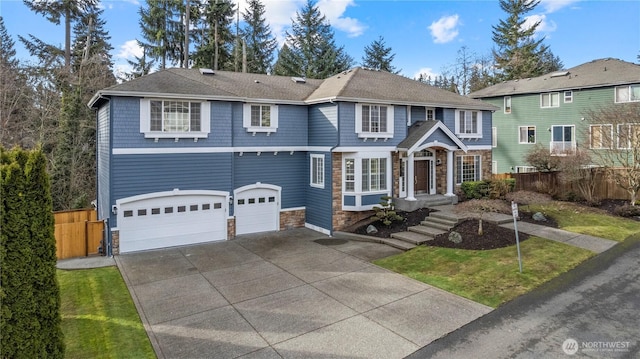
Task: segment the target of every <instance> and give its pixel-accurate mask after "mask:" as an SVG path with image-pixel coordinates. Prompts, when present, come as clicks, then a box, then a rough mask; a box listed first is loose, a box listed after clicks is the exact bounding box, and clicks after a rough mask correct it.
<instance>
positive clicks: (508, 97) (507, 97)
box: [504, 96, 513, 115]
mask: <svg viewBox="0 0 640 359" xmlns="http://www.w3.org/2000/svg"><path fill="white" fill-rule="evenodd" d="M507 100H509V111H507ZM512 109H513V103H512V102H511V96H505V97H504V113H505V114H507V115H508V114H510V113H511V111H512Z"/></svg>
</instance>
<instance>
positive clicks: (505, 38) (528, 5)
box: [492, 0, 549, 80]
mask: <svg viewBox="0 0 640 359" xmlns="http://www.w3.org/2000/svg"><path fill="white" fill-rule="evenodd" d="M539 3H540V0H500V8H501V9H502V10H503V11H504V12H506V13H507V14H508V15H509V16H508V17H507V19H506V20H500V22H499V24H498V25H497V26H493V37H492V38H493V41H494V43H495V44H496V46H497V50H496V49H494V51H493V57H494V60H495V63H496V66H497V68H498V69H499V70H500V72H501V80H513V79H519V78H527V77H535V76H540V75H542V74H544V71H545V69H546V68H545V66H544V61H545V60H548V58H546V57H545V53H546V52H547V51H548V49H549V48H548V46H545V45H543V43H542V42H543V40H544V38H541V39H539V40H535V39H534V35H535V32H536V29H537V28H538V26H539V25H540V21H538V22H536V23H535V24H533V25H532V26H530V27H524V26H523V25H524V24H525V22H526V20H527V19H526V17H525V15H526V14H527V13H529V12H531V11H533V10H534V9H535V7H536V6H537V5H538V4H539ZM547 68H548V67H547Z"/></svg>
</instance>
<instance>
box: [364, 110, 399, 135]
mask: <svg viewBox="0 0 640 359" xmlns="http://www.w3.org/2000/svg"><path fill="white" fill-rule="evenodd" d="M356 133H357V134H358V137H360V138H391V137H393V106H387V105H373V104H357V105H356Z"/></svg>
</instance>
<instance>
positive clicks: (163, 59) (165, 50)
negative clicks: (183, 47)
mask: <svg viewBox="0 0 640 359" xmlns="http://www.w3.org/2000/svg"><path fill="white" fill-rule="evenodd" d="M181 3H182V1H181V0H147V7H146V8H143V7H140V10H139V14H140V22H139V24H140V30H141V33H142V39H143V40H144V41H141V43H142V44H143V45H144V47H145V48H148V49H149V56H151V58H152V59H154V60H160V68H161V69H165V68H166V67H167V61H171V62H172V63H176V62H177V61H178V58H177V57H176V50H175V48H174V47H175V41H174V40H175V36H174V35H173V34H172V33H171V31H172V30H173V29H172V26H173V24H174V23H173V21H174V20H175V17H176V16H177V14H179V12H180V11H179V6H180V4H181Z"/></svg>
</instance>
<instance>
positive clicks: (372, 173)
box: [362, 158, 387, 192]
mask: <svg viewBox="0 0 640 359" xmlns="http://www.w3.org/2000/svg"><path fill="white" fill-rule="evenodd" d="M386 190H387V159H386V158H363V159H362V192H375V191H386Z"/></svg>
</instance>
